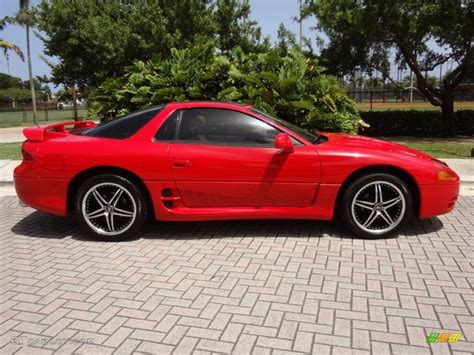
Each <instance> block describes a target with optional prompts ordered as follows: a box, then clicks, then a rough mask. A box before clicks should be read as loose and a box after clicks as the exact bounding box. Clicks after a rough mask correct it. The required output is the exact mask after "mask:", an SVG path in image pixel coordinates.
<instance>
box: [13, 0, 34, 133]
mask: <svg viewBox="0 0 474 355" xmlns="http://www.w3.org/2000/svg"><path fill="white" fill-rule="evenodd" d="M29 8H30V1H29V0H20V11H19V12H18V14H17V15H16V17H15V22H16V23H18V24H19V25H20V26H24V27H25V29H26V56H27V58H28V75H29V78H30V90H31V101H32V103H33V121H34V122H35V124H37V123H38V122H37V114H36V94H35V85H34V81H33V68H32V65H31V50H30V27H31V26H33V25H34V18H33V15H32V14H31V12H30V11H29Z"/></svg>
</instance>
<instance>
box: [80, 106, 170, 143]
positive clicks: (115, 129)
mask: <svg viewBox="0 0 474 355" xmlns="http://www.w3.org/2000/svg"><path fill="white" fill-rule="evenodd" d="M163 108H164V106H159V107H153V108H147V109H144V110H140V111H135V112H132V113H129V114H128V115H126V116H123V117H121V118H119V119H116V120H114V121H111V122H107V123H104V124H103V125H100V126H98V127H94V128H91V129H88V130H86V131H83V132H81V134H82V135H84V136H89V137H101V138H115V139H125V138H128V137H131V136H133V135H134V134H135V133H137V132H138V131H139V130H140V129H142V128H143V127H144V126H145V125H146V124H147V123H148V122H150V121H151V120H152V119H153V118H154V117H155V116H156V115H157V114H158V113H160V111H161V110H162V109H163Z"/></svg>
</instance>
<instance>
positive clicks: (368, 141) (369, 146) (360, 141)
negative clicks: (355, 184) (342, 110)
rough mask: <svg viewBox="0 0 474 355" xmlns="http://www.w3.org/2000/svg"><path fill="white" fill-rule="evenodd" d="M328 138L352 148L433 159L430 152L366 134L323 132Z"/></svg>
mask: <svg viewBox="0 0 474 355" xmlns="http://www.w3.org/2000/svg"><path fill="white" fill-rule="evenodd" d="M320 134H322V135H324V136H326V137H327V138H328V140H329V141H328V143H330V144H337V145H341V146H344V147H347V148H349V149H350V150H364V151H367V150H369V151H384V152H392V153H396V154H400V155H403V156H410V157H413V158H420V159H426V160H433V157H431V156H430V155H428V154H425V153H422V152H420V151H418V150H415V149H411V148H408V147H405V146H403V145H401V144H397V143H393V142H389V141H385V140H382V139H376V138H371V137H366V136H358V135H351V134H344V133H321V132H320Z"/></svg>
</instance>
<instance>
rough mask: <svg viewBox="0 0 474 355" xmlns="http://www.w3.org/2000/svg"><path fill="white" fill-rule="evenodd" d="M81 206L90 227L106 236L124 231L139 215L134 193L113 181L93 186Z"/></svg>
mask: <svg viewBox="0 0 474 355" xmlns="http://www.w3.org/2000/svg"><path fill="white" fill-rule="evenodd" d="M81 208H82V214H83V216H84V219H85V221H86V223H87V224H88V225H89V227H91V228H92V229H93V230H94V231H95V232H96V233H98V234H101V235H106V236H114V235H119V234H122V233H124V232H125V231H127V230H128V229H129V228H130V227H131V226H132V225H133V222H134V221H135V219H136V217H137V205H136V203H135V200H134V198H133V196H132V194H131V193H130V192H129V191H128V190H127V189H126V188H125V187H123V186H121V185H119V184H116V183H113V182H104V183H100V184H97V185H94V186H93V187H91V188H90V189H89V190H88V191H87V192H86V194H85V195H84V198H83V199H82V203H81Z"/></svg>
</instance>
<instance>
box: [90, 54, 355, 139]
mask: <svg viewBox="0 0 474 355" xmlns="http://www.w3.org/2000/svg"><path fill="white" fill-rule="evenodd" d="M321 71H322V68H321V67H320V66H319V65H318V64H317V62H316V61H315V60H314V59H311V58H307V57H305V56H304V55H303V54H302V53H301V52H299V51H296V50H290V51H288V52H282V51H281V50H277V49H274V50H270V51H268V52H265V53H250V54H245V53H244V52H243V51H242V50H241V49H240V48H238V47H237V48H235V49H234V50H233V51H232V52H231V53H229V54H227V55H223V54H216V53H215V50H214V49H213V48H212V47H210V46H199V47H194V48H187V49H182V50H177V49H172V55H171V57H170V58H169V59H166V60H161V61H157V60H155V61H148V62H146V63H144V62H141V61H139V62H136V63H135V64H134V65H133V66H132V67H131V68H128V69H127V71H126V75H125V77H124V78H122V79H115V80H109V81H106V82H105V83H104V84H103V85H101V86H100V88H99V89H98V90H97V91H96V92H95V93H94V94H93V95H92V100H91V101H92V106H91V112H92V113H93V114H96V115H98V116H99V117H101V118H102V120H109V119H114V118H116V117H117V116H119V115H122V114H125V113H127V112H129V111H132V110H136V109H138V108H142V107H147V106H153V105H159V104H163V103H168V102H171V101H185V100H218V101H232V102H240V103H246V104H253V105H254V106H256V107H258V108H261V109H264V110H265V111H267V112H269V113H271V114H275V115H277V116H279V117H281V118H283V119H286V120H288V121H290V122H294V123H297V124H300V125H303V126H307V127H310V128H316V129H319V130H326V131H327V130H329V131H343V132H351V133H356V132H357V130H358V129H359V127H360V126H361V125H362V124H364V123H363V122H362V121H361V119H360V116H359V114H358V112H357V110H356V109H355V106H354V103H353V101H352V100H350V99H349V98H348V96H347V95H346V93H345V92H344V90H343V89H342V88H341V87H340V86H339V85H338V83H337V80H336V79H335V78H334V77H331V76H327V75H323V74H322V73H321Z"/></svg>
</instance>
